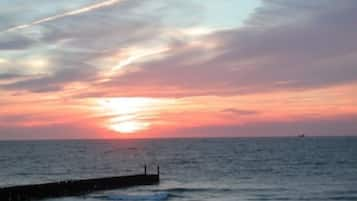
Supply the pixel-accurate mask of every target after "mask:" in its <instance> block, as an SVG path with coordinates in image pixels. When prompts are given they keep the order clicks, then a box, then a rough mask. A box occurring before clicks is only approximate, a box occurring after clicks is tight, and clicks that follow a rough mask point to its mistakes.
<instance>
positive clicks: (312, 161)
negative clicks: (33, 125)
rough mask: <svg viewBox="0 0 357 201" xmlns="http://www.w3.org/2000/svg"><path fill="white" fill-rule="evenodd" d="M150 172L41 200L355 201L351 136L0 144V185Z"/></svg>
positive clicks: (356, 159)
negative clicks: (140, 180) (144, 178)
mask: <svg viewBox="0 0 357 201" xmlns="http://www.w3.org/2000/svg"><path fill="white" fill-rule="evenodd" d="M145 164H146V165H147V167H148V172H149V173H156V166H157V165H160V171H161V172H160V179H161V180H160V183H159V184H158V185H149V186H139V187H132V188H126V189H117V190H111V191H101V192H95V193H91V194H87V195H81V196H77V197H63V198H54V199H47V200H46V201H112V200H113V201H115V200H120V201H124V200H126V201H166V200H169V201H176V200H182V201H210V200H220V201H283V200H287V201H298V200H303V201H329V200H331V201H332V200H333V201H356V200H357V137H304V138H298V137H285V138H283V137H271V138H206V139H205V138H194V139H140V140H62V141H45V140H42V141H0V187H5V186H13V185H22V184H37V183H45V182H54V181H62V180H69V179H87V178H96V177H107V176H120V175H131V174H142V173H143V172H144V165H145Z"/></svg>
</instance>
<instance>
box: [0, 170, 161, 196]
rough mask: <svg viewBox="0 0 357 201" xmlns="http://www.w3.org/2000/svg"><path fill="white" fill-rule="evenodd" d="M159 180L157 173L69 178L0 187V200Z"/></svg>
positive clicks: (76, 192) (54, 194) (123, 186)
mask: <svg viewBox="0 0 357 201" xmlns="http://www.w3.org/2000/svg"><path fill="white" fill-rule="evenodd" d="M158 182H159V175H158V174H156V175H149V174H142V175H131V176H120V177H106V178H96V179H82V180H69V181H61V182H53V183H44V184H34V185H22V186H13V187H5V188H0V200H1V201H28V200H40V199H45V198H54V197H64V196H77V195H83V194H87V193H91V192H94V191H100V190H112V189H117V188H125V187H131V186H138V185H152V184H157V183H158Z"/></svg>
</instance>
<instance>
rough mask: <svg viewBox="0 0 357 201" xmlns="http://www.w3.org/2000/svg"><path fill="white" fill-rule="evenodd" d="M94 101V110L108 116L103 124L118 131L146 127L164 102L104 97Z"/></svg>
mask: <svg viewBox="0 0 357 201" xmlns="http://www.w3.org/2000/svg"><path fill="white" fill-rule="evenodd" d="M96 102H97V105H98V107H97V111H96V112H97V113H101V114H103V115H104V116H108V117H109V119H108V120H107V121H106V122H105V125H104V126H105V127H107V128H109V129H110V130H113V131H116V132H118V133H135V132H138V131H142V130H145V129H148V128H149V127H150V126H151V122H150V119H152V118H153V117H154V116H155V115H157V111H158V110H159V109H160V108H161V107H163V103H164V102H163V101H162V100H159V99H153V98H104V99H99V100H97V101H96Z"/></svg>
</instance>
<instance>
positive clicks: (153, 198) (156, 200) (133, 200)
mask: <svg viewBox="0 0 357 201" xmlns="http://www.w3.org/2000/svg"><path fill="white" fill-rule="evenodd" d="M93 198H96V199H102V200H118V201H120V200H125V201H163V200H167V199H168V198H169V194H168V193H166V192H160V193H155V194H147V195H118V194H111V195H100V196H94V197H93Z"/></svg>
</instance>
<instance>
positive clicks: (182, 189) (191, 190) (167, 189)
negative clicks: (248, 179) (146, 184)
mask: <svg viewBox="0 0 357 201" xmlns="http://www.w3.org/2000/svg"><path fill="white" fill-rule="evenodd" d="M162 190H163V191H166V192H169V193H184V192H207V191H209V192H227V191H232V190H233V189H230V188H180V187H178V188H166V189H161V190H157V191H162ZM154 191H155V190H154Z"/></svg>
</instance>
